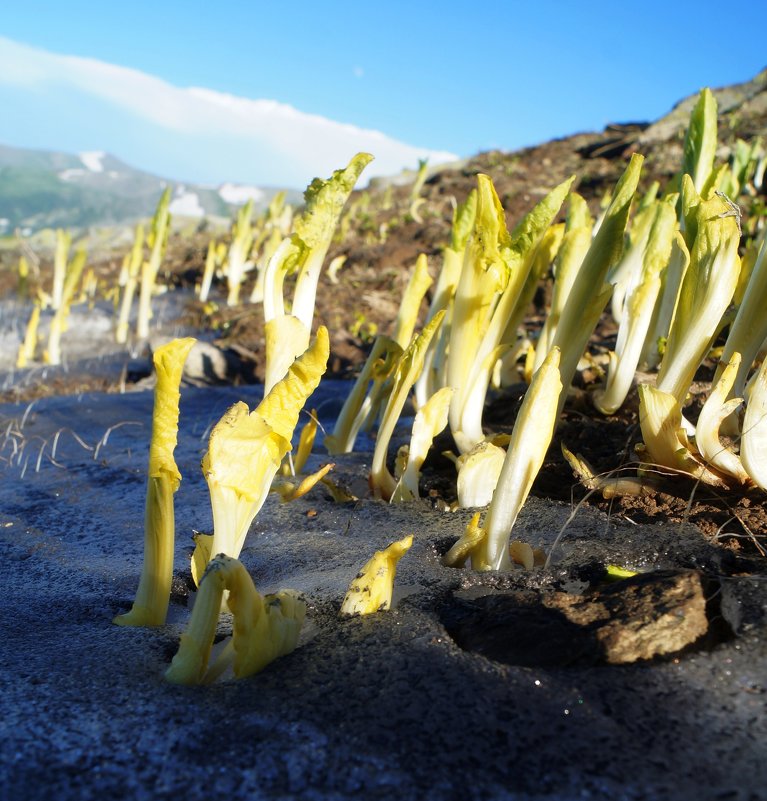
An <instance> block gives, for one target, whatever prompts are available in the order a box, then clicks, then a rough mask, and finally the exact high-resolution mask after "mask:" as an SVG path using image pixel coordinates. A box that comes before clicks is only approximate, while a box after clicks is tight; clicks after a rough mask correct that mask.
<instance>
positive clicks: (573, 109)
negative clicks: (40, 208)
mask: <svg viewBox="0 0 767 801" xmlns="http://www.w3.org/2000/svg"><path fill="white" fill-rule="evenodd" d="M288 8H289V11H286V9H288ZM740 26H743V27H742V28H741V27H740ZM765 29H767V3H753V4H748V5H745V4H741V5H740V6H737V7H735V6H732V5H727V4H723V3H721V2H710V1H708V0H706V1H705V2H697V3H692V2H686V1H685V2H670V1H669V0H666V2H662V3H661V2H655V0H650V1H649V2H648V1H647V0H645V2H642V3H632V4H629V3H616V2H611V3H601V2H600V3H583V2H580V3H574V2H554V1H553V0H541V1H540V2H537V3H530V2H524V3H518V2H499V1H498V0H489V1H488V2H485V3H475V4H469V3H457V2H441V3H412V2H401V1H400V0H388V2H386V3H365V2H360V1H359V0H358V1H357V2H326V3H318V2H316V1H315V2H304V1H303V0H298V1H297V2H292V3H291V4H290V5H289V6H288V4H283V3H275V2H270V3H260V2H250V3H247V4H245V3H221V4H218V5H214V4H211V3H210V2H197V1H196V0H195V1H194V2H178V1H177V0H164V2H162V3H156V2H154V3H150V2H144V0H136V1H135V2H130V3H104V2H100V3H92V2H91V3H87V2H78V1H77V0H69V2H67V3H61V2H56V3H54V2H46V3H36V2H26V3H14V4H12V5H11V6H9V8H7V9H4V12H3V17H2V20H0V37H5V39H0V102H2V103H3V108H4V113H3V115H2V116H1V117H0V142H4V143H7V144H14V145H28V146H30V147H45V148H49V149H62V150H70V151H79V150H91V149H103V150H108V151H110V152H112V153H114V154H115V155H117V156H118V157H121V158H123V159H124V160H126V161H129V163H131V164H133V165H134V166H138V167H143V168H145V169H149V170H151V171H154V172H160V173H161V174H165V175H168V176H169V177H174V178H179V179H186V180H198V181H207V182H213V183H215V182H217V181H230V180H235V181H236V180H241V181H243V182H254V183H259V182H260V183H269V182H272V183H275V182H276V183H282V182H284V183H287V184H293V185H297V186H298V185H301V184H302V183H304V182H305V180H308V179H309V178H311V177H312V175H313V174H316V173H320V174H321V173H322V172H323V171H327V168H328V164H330V163H331V162H332V163H333V164H334V165H335V166H341V164H340V163H336V162H337V161H338V159H339V155H338V154H339V153H340V152H344V151H343V149H344V147H350V146H352V144H353V142H354V141H355V137H357V138H358V139H359V141H360V143H362V145H363V146H367V147H368V148H369V149H371V150H372V151H374V152H375V146H377V147H378V149H379V150H380V151H381V153H382V154H383V155H382V158H381V160H380V171H384V172H391V171H393V170H395V169H396V167H395V166H393V165H398V164H399V165H400V166H415V162H416V160H417V156H418V155H432V158H438V157H439V156H444V155H447V154H456V155H459V156H467V155H471V154H473V153H476V152H478V151H480V150H486V149H489V148H495V147H498V148H502V149H507V150H508V149H515V148H518V147H521V146H525V145H530V144H535V143H538V142H541V141H544V140H547V139H550V138H552V137H556V136H563V135H567V134H570V133H574V132H576V131H581V130H599V129H601V128H602V127H603V126H604V125H605V124H607V123H608V122H616V121H628V120H652V119H655V118H657V117H658V116H661V115H662V114H664V113H665V112H666V111H668V110H669V109H670V107H671V106H672V105H673V104H674V103H675V102H676V101H677V100H679V99H681V98H682V97H684V96H686V95H689V94H692V93H693V92H695V91H697V90H698V89H699V88H700V87H702V86H720V85H724V84H728V83H734V82H738V81H744V80H747V79H749V78H751V77H753V76H754V75H755V74H756V73H757V72H758V71H759V70H760V69H762V68H764V67H765V66H767V55H765V52H764V48H761V47H760V42H761V40H760V38H759V36H758V35H757V32H758V31H760V30H761V31H763V30H765ZM739 30H741V31H743V32H742V33H739V32H738V31H739ZM15 45H24V46H26V48H21V49H19V48H16V47H15ZM3 50H5V51H6V60H5V63H4V62H3ZM48 55H50V56H51V57H50V58H48ZM61 56H75V57H79V59H80V60H81V61H78V62H77V63H74V62H68V63H67V64H64V62H62V61H60V60H57V58H58V57H61ZM36 59H37V62H39V64H40V65H41V66H40V69H39V74H36V75H35V76H34V79H33V78H31V77H30V74H29V73H30V70H31V69H32V68H31V66H29V65H31V64H34V63H36V61H35V60H36ZM83 59H89V60H90V61H87V62H85V61H82V60H83ZM27 62H29V64H28V63H27ZM20 65H25V67H24V69H22V66H20ZM62 65H63V66H62ZM89 65H90V66H89ZM103 65H117V66H119V67H123V68H129V70H130V74H128V72H126V73H124V74H121V75H112V76H111V77H109V76H108V77H105V78H104V81H102V82H101V83H100V84H99V86H97V87H96V88H95V89H94V81H93V80H91V78H90V77H87V76H86V75H85V73H86V72H87V70H88V69H89V68H90V67H93V69H94V70H96V71H97V72H98V71H99V70H101V71H102V72H103V74H104V75H105V76H107V73H108V70H107V69H106V68H105V67H104V66H103ZM17 72H19V73H23V75H21V77H19V75H17V74H16V73H17ZM140 74H144V75H146V76H148V77H151V78H152V79H154V81H155V82H154V83H151V82H142V80H141V79H140V77H139V76H140ZM123 80H125V81H126V83H125V87H124V89H122V90H119V91H118V90H117V89H114V90H113V88H114V87H115V86H116V85H117V84H119V83H120V81H123ZM107 83H108V84H109V86H107V85H106V84H107ZM153 87H154V88H153ZM189 87H199V88H202V89H205V90H211V91H210V92H209V93H208V94H207V95H205V96H203V97H201V96H200V95H199V93H197V94H194V93H193V97H191V96H190V95H189V94H186V95H184V96H183V97H181V96H180V95H179V96H178V97H176V95H177V94H178V93H175V94H174V92H173V91H171V90H187V89H188V88H189ZM155 90H157V91H156V95H157V97H156V99H155V100H153V102H156V103H157V104H159V106H164V108H160V107H159V106H158V111H157V113H156V114H155V113H153V112H152V110H151V109H149V107H148V104H149V101H150V96H151V97H152V98H154V94H155ZM129 92H136V93H137V94H138V95H140V96H141V98H142V102H143V106H142V107H141V108H139V105H140V104H139V103H138V101H136V102H133V101H129V100H126V99H125V95H126V94H128V93H129ZM223 98H228V99H227V100H226V101H224V100H223ZM234 98H245V99H250V100H271V101H277V103H278V104H281V109H282V117H281V121H280V122H279V123H277V122H275V123H274V125H272V123H271V122H269V119H270V118H269V108H267V107H258V108H257V107H255V106H253V107H248V108H245V106H243V104H238V103H237V102H236V101H235V100H234ZM177 100H178V102H179V104H180V106H183V112H182V111H181V110H179V111H178V114H177V116H176V117H174V119H173V120H170V121H169V119H168V115H167V110H168V109H169V108H174V109H175V108H176V101H177ZM199 103H202V105H200V106H199V107H198V106H197V105H195V104H199ZM224 107H226V108H224ZM217 108H218V109H220V111H221V116H220V118H219V116H218V115H219V112H218V111H216V109H217ZM195 109H198V110H195ZM292 112H296V113H295V114H293V113H292ZM227 115H228V116H227ZM309 115H313V116H309ZM278 116H279V115H278ZM246 117H247V121H248V122H247V125H250V126H256V127H259V126H265V128H266V129H268V130H267V131H266V133H264V132H263V130H262V129H261V128H259V130H258V131H254V133H253V136H252V137H251V136H250V134H249V131H248V129H247V125H246V124H245V121H244V120H245V118H246ZM235 118H236V120H237V121H236V120H235ZM268 118H269V119H268ZM318 118H321V119H318ZM275 119H276V118H275ZM195 121H196V122H195ZM330 122H332V123H340V124H343V125H339V126H338V127H337V128H336V127H333V125H329V124H327V123H330ZM304 125H307V126H308V127H307V128H304V127H303V126H304ZM344 126H345V128H344ZM320 131H322V133H321V134H320ZM359 131H363V132H364V131H368V132H369V131H374V132H380V134H383V135H384V136H383V138H380V141H379V140H376V138H375V137H373V138H372V139H371V138H370V136H367V138H366V137H365V136H363V135H361V134H360V135H358V132H359ZM380 134H379V136H380ZM338 136H341V138H342V139H343V142H342V143H341V144H339V145H338V147H334V146H332V143H331V141H330V140H331V138H332V137H338ZM344 137H345V138H344ZM371 142H372V145H371ZM313 151H314V152H313ZM350 155H351V154H350ZM376 155H378V154H377V153H376ZM246 162H247V163H246ZM281 178H283V179H284V180H283V181H281V180H280V179H281Z"/></svg>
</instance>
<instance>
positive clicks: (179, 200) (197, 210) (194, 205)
mask: <svg viewBox="0 0 767 801" xmlns="http://www.w3.org/2000/svg"><path fill="white" fill-rule="evenodd" d="M168 211H170V213H171V214H178V215H179V216H181V217H204V216H205V209H204V208H203V207H202V205H201V203H200V198H199V196H198V195H197V193H196V192H189V191H187V190H186V189H185V188H184V187H183V186H179V187H178V188H177V189H176V196H175V197H174V198H173V200H171V202H170V205H169V206H168Z"/></svg>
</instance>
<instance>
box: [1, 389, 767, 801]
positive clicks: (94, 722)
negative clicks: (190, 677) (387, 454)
mask: <svg viewBox="0 0 767 801" xmlns="http://www.w3.org/2000/svg"><path fill="white" fill-rule="evenodd" d="M320 392H321V393H322V394H321V395H320V396H319V397H317V398H315V400H314V405H317V404H319V407H320V414H321V416H322V417H323V418H324V419H325V420H330V419H332V417H333V415H334V414H335V413H336V412H337V410H338V406H339V401H338V400H337V398H338V396H339V388H338V386H337V385H335V384H334V383H333V382H329V383H328V384H327V385H326V384H323V387H321V389H320ZM256 397H257V390H255V389H253V388H231V387H229V388H216V389H205V390H202V389H189V390H184V392H183V395H182V407H181V428H180V435H179V446H178V449H177V452H176V456H177V461H178V464H179V467H180V469H181V472H182V475H183V477H184V478H183V482H182V485H181V489H180V490H179V492H178V493H177V495H176V510H177V512H176V515H177V517H176V524H177V537H178V542H177V550H176V574H177V580H176V584H175V587H176V593H175V594H174V598H173V602H172V604H171V612H170V617H169V622H168V623H167V625H165V626H164V627H161V628H159V629H154V630H148V629H125V628H118V627H116V626H114V625H112V623H111V620H112V617H113V616H114V615H115V614H116V613H118V612H120V611H123V610H125V609H127V607H128V606H129V604H130V602H131V600H132V598H133V594H134V592H135V588H136V586H137V582H138V576H139V572H140V569H141V561H142V537H143V530H142V525H143V501H144V492H145V479H144V471H145V464H146V459H147V453H148V442H149V432H150V416H151V407H152V395H151V393H150V392H141V393H134V394H130V395H121V396H118V395H84V396H76V397H68V398H53V399H46V400H40V401H37V402H36V403H35V404H34V406H33V407H32V408H31V409H28V408H27V407H26V406H5V407H0V421H2V428H0V457H1V458H2V461H1V462H0V472H1V473H2V485H1V486H2V489H1V490H0V532H1V533H2V537H1V538H0V547H1V548H2V556H3V566H4V581H3V586H2V594H1V595H0V616H2V617H1V620H2V649H1V650H0V681H1V682H2V687H3V691H2V694H1V695H0V721H2V724H0V799H2V801H5V799H8V800H9V801H10V800H11V799H13V800H14V801H15V800H16V799H26V800H28V801H36V800H37V799H56V800H57V801H69V800H70V799H72V800H74V799H78V801H83V800H84V799H91V798H99V799H103V798H109V799H120V798H125V799H166V798H167V799H170V798H174V799H195V798H206V799H210V798H252V799H261V798H263V799H294V798H299V799H346V798H359V797H362V798H365V799H376V798H381V799H389V798H397V799H399V800H400V801H403V800H407V799H462V801H463V800H464V799H475V798H476V799H582V798H586V799H608V798H609V799H613V800H615V799H648V798H649V799H666V798H668V799H680V798H696V799H728V800H729V799H753V800H754V801H756V799H761V798H764V797H765V795H766V794H767V790H766V789H765V788H766V787H767V758H766V757H767V716H765V702H766V701H767V692H766V687H767V638H766V637H765V614H766V613H767V586H766V585H765V581H764V576H765V575H767V570H765V569H764V566H763V565H762V570H761V576H762V577H761V578H753V577H749V576H747V575H746V576H735V575H733V574H734V573H737V572H748V571H744V570H740V569H738V565H736V564H735V565H734V564H733V560H732V558H731V556H730V555H728V554H726V553H723V552H719V551H718V550H717V549H715V548H713V547H712V546H709V545H707V544H706V543H705V542H704V541H703V539H702V537H701V536H700V535H699V534H698V533H697V532H696V531H694V530H683V529H679V528H678V527H674V528H673V529H669V528H664V527H661V526H631V525H629V524H628V523H626V522H618V521H610V520H608V519H607V518H605V517H604V516H602V515H600V514H598V513H595V512H589V511H586V510H582V511H579V512H578V514H577V515H576V516H575V517H574V519H573V520H572V521H571V523H570V524H569V528H568V529H567V533H566V535H565V538H564V540H563V544H562V545H561V547H560V548H559V549H558V551H557V554H556V565H555V567H554V568H553V570H552V571H551V573H550V574H546V575H545V574H543V573H542V572H541V571H535V572H534V573H533V574H528V573H524V572H523V571H521V570H520V571H518V572H514V573H512V574H510V575H508V576H506V577H498V576H495V575H489V574H484V575H479V576H478V575H473V574H471V573H469V572H467V571H456V570H451V569H448V568H445V567H443V566H442V565H441V564H440V561H439V553H440V551H441V550H443V549H444V547H445V545H446V543H448V542H449V541H450V540H451V539H454V538H455V537H457V536H458V535H459V534H460V532H461V531H462V529H463V527H464V525H465V523H466V521H467V520H468V517H469V513H468V512H459V513H454V514H451V513H447V512H438V511H436V510H434V509H433V508H432V507H431V505H430V504H429V502H427V501H420V502H416V503H412V504H408V505H402V506H397V507H390V506H387V505H385V504H382V503H380V502H374V501H371V500H360V501H358V502H356V503H350V504H340V505H339V504H333V503H332V501H331V500H330V499H329V498H328V497H326V496H325V495H324V494H323V492H321V491H319V492H317V491H315V492H314V493H313V494H312V495H310V496H309V497H307V498H304V499H301V500H299V501H297V502H295V503H294V504H291V505H288V506H281V505H280V504H279V503H278V501H277V499H276V498H275V497H274V496H272V497H270V499H269V500H268V501H267V503H266V505H265V507H264V508H263V510H262V511H261V513H260V514H259V516H258V517H257V518H256V521H255V522H254V524H253V528H252V529H251V534H250V537H249V539H248V541H247V543H246V547H245V549H244V551H243V554H242V559H243V561H244V563H245V565H246V566H247V567H248V569H249V570H250V571H251V574H252V575H253V578H254V580H255V582H256V586H257V587H258V588H259V589H260V590H261V591H263V592H268V591H272V590H275V589H278V588H281V587H293V588H296V589H298V590H301V591H302V592H304V593H305V595H306V597H307V602H308V610H309V611H308V618H307V624H306V627H305V631H304V633H303V635H302V639H301V643H300V646H299V648H298V649H297V650H296V651H295V652H293V653H292V654H290V655H288V656H286V657H284V658H282V659H281V660H279V661H278V662H275V663H273V664H272V665H271V666H269V667H268V668H267V669H266V670H265V671H264V672H263V673H261V674H259V675H257V676H254V677H252V678H249V679H246V680H242V681H239V682H234V681H228V682H224V683H221V684H218V685H213V686H209V687H199V688H181V687H176V686H171V685H168V684H166V683H165V682H164V680H163V672H164V670H165V668H166V667H167V665H168V664H169V662H170V659H171V657H172V656H173V654H174V653H175V650H176V648H177V645H178V638H179V634H180V632H181V631H182V630H183V627H184V624H185V621H186V620H187V618H188V615H189V610H188V608H187V602H188V598H187V592H186V580H185V576H186V575H187V574H188V553H189V550H190V546H191V539H190V535H191V533H192V530H193V529H199V530H209V529H210V527H211V514H210V507H209V501H208V494H207V488H206V486H205V483H204V480H203V478H202V475H201V473H200V470H199V460H200V457H201V455H202V452H203V450H204V448H205V443H206V438H207V431H208V430H209V427H210V425H211V424H212V423H214V422H215V421H216V420H217V419H218V418H219V417H220V415H221V414H222V413H223V411H224V410H225V409H226V408H227V406H228V405H229V404H230V403H232V402H233V401H234V400H237V399H240V398H242V399H244V400H248V401H249V402H251V404H252V403H254V402H255V400H256ZM57 432H60V433H58V436H56V435H57ZM107 432H109V436H108V437H105V434H106V433H107ZM75 434H76V435H77V437H78V438H80V440H81V442H80V441H78V440H77V439H76V438H75V436H74V435H75ZM54 440H56V441H55V446H56V447H55V453H54V451H53V447H54ZM99 443H100V444H99ZM84 446H87V448H86V447H84ZM320 451H321V449H319V450H318V452H317V454H316V456H315V457H313V458H314V459H315V464H319V463H320V462H321V461H323V457H322V454H321V452H320ZM367 464H368V461H367V458H366V455H365V454H362V455H359V454H356V455H353V456H351V457H348V458H345V459H342V460H339V462H338V468H337V470H338V471H339V472H340V474H341V475H344V476H345V477H346V480H347V481H350V482H354V481H357V482H358V483H362V484H364V478H365V471H366V465H367ZM570 511H571V510H570V508H569V507H567V506H565V505H562V504H558V503H552V502H545V501H542V500H538V499H535V498H533V499H530V501H529V502H528V504H527V505H526V507H525V509H524V510H523V513H522V515H521V518H520V520H519V523H518V532H517V534H516V536H519V538H521V539H526V540H529V541H531V542H532V543H533V544H541V545H543V546H544V547H545V546H546V545H547V544H550V543H551V542H552V541H553V539H554V538H555V536H556V534H557V533H558V532H559V530H560V529H561V527H562V526H563V524H564V523H565V521H566V520H567V518H568V515H569V514H570ZM411 532H412V533H413V534H414V535H415V544H414V546H413V548H412V550H411V551H410V552H409V553H408V554H407V555H406V556H405V557H404V558H403V560H402V562H401V563H400V569H399V573H398V579H397V586H398V602H397V604H396V607H395V609H394V610H392V611H391V612H388V613H379V614H376V615H373V616H370V617H367V618H356V619H350V620H343V621H342V620H339V619H338V617H337V613H338V609H339V607H340V603H341V599H342V597H343V594H344V592H345V590H346V587H347V585H348V583H349V581H350V580H351V579H352V578H353V576H354V574H355V573H356V571H357V570H358V568H359V567H360V566H361V565H362V564H363V563H364V562H365V561H366V560H367V559H368V558H369V556H370V555H372V552H373V551H374V550H376V549H378V548H381V547H382V546H384V545H386V544H388V543H389V542H391V541H393V540H394V539H398V538H400V537H402V536H404V535H405V534H407V533H411ZM598 562H599V563H602V564H604V563H606V562H616V563H619V564H626V565H631V566H634V567H637V568H641V569H652V568H661V567H662V568H667V567H679V568H689V567H697V568H700V569H702V570H704V571H705V572H707V573H709V574H712V575H719V576H724V578H722V579H721V587H722V595H723V601H722V604H723V606H726V608H727V609H728V616H729V617H730V619H731V620H732V621H733V622H734V625H735V626H736V628H737V636H736V637H735V638H734V639H732V640H730V641H728V642H724V643H721V644H719V645H716V646H714V647H713V648H712V649H711V650H701V651H697V652H695V653H691V654H688V655H685V656H681V657H679V658H678V659H673V660H668V661H665V662H659V663H653V664H637V665H632V666H623V667H607V666H590V667H566V666H563V667H557V668H546V669H543V668H535V667H518V666H512V665H504V664H500V663H497V662H493V661H490V660H488V659H485V658H484V657H482V656H479V655H477V654H474V653H469V652H466V651H463V650H462V649H461V648H459V647H458V646H457V645H456V643H455V642H454V641H453V640H452V638H451V636H450V635H449V633H448V631H447V629H446V627H445V625H444V622H443V621H444V620H445V619H446V616H448V617H449V611H450V608H451V604H454V603H455V601H454V596H453V593H454V592H456V591H457V592H458V593H459V594H464V595H472V594H474V595H477V594H482V593H487V592H493V591H495V590H497V589H498V588H517V587H518V588H524V587H528V588H529V587H540V586H543V585H547V584H549V585H550V584H551V583H552V582H557V581H560V580H564V579H572V578H573V577H574V576H576V575H578V574H579V570H581V569H582V568H583V566H584V565H588V564H590V563H598ZM225 625H226V621H224V622H223V623H222V626H225Z"/></svg>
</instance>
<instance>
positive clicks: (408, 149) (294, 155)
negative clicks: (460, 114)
mask: <svg viewBox="0 0 767 801" xmlns="http://www.w3.org/2000/svg"><path fill="white" fill-rule="evenodd" d="M358 70H359V73H360V74H361V73H362V70H361V69H360V68H355V69H354V72H355V74H357V71H358ZM3 84H5V85H6V86H10V87H15V88H23V89H28V90H30V92H29V94H30V97H31V99H30V102H32V100H33V99H36V101H37V102H45V97H46V93H49V94H53V93H56V92H60V91H62V90H71V91H74V92H77V93H80V94H84V95H85V96H88V97H90V98H91V99H92V100H93V99H97V100H100V101H103V102H104V112H103V113H104V114H109V113H110V109H112V108H114V107H117V108H118V109H120V110H121V111H122V112H128V113H129V114H130V115H135V116H136V117H138V118H140V119H142V120H144V121H146V122H147V123H149V124H151V125H152V126H155V127H156V128H157V129H158V136H164V137H166V138H167V137H174V136H175V137H178V138H179V145H178V147H179V150H180V149H181V148H186V147H187V145H190V146H189V154H188V158H189V162H190V164H192V163H194V162H196V161H197V160H199V159H200V158H205V154H204V153H201V152H200V147H201V146H202V145H201V144H200V143H201V142H202V141H203V140H205V141H206V146H207V147H210V146H211V145H210V143H211V141H215V139H216V138H217V137H221V138H222V140H226V141H223V142H222V145H221V148H227V147H228V148H229V149H231V150H232V151H233V152H234V151H237V148H238V147H239V150H240V152H243V151H244V152H248V153H252V154H253V159H254V162H258V160H259V159H260V160H261V162H262V163H263V164H264V169H266V167H267V165H268V171H269V174H270V175H278V174H279V175H284V178H283V182H284V183H285V184H288V185H296V186H302V185H304V184H306V183H307V182H308V181H309V180H310V179H311V178H312V177H314V176H316V175H329V174H330V173H331V172H332V171H333V170H334V169H337V168H339V167H341V166H344V165H345V164H346V163H347V161H348V160H349V158H350V157H351V156H352V155H353V154H354V153H356V152H358V151H367V152H370V153H372V154H373V155H374V156H375V161H374V162H373V164H371V165H370V167H368V169H367V170H366V173H365V174H366V176H367V177H368V178H370V177H372V176H373V175H387V174H393V173H396V172H399V171H400V170H401V169H402V168H403V167H414V166H415V165H416V164H417V161H418V159H419V158H424V157H428V158H429V160H430V161H431V162H432V163H439V162H443V161H450V160H452V159H454V158H455V156H454V155H453V154H451V153H448V152H445V151H433V150H429V149H428V148H419V147H414V146H412V145H408V144H406V143H403V142H400V141H397V140H395V139H392V138H391V137H388V136H386V135H385V134H383V133H381V132H380V131H375V130H370V129H364V128H359V127H357V126H355V125H349V124H345V123H339V122H335V121H333V120H330V119H327V118H325V117H322V116H319V115H315V114H306V113H304V112H302V111H299V110H298V109H296V108H294V107H292V106H290V105H288V104H285V103H280V102H278V101H276V100H266V99H260V100H253V99H248V98H244V97H236V96H233V95H228V94H223V93H221V92H215V91H213V90H210V89H205V88H200V87H189V88H179V87H177V86H173V85H172V84H170V83H167V82H166V81H164V80H161V79H160V78H157V77H154V76H152V75H148V74H146V73H143V72H140V71H138V70H135V69H130V68H127V67H120V66H117V65H114V64H108V63H106V62H103V61H98V60H96V59H91V58H81V57H79V56H65V55H58V54H55V53H51V52H48V51H45V50H41V49H38V48H33V47H30V46H27V45H23V44H20V43H17V42H14V41H11V40H9V39H4V38H2V37H0V87H2V86H3ZM86 124H87V123H86ZM184 137H187V139H184ZM148 138H149V139H151V137H148ZM195 142H196V147H197V151H195V150H194V146H195ZM190 143H191V144H190ZM158 144H159V142H158ZM99 146H101V147H104V148H105V149H107V150H110V149H111V148H110V143H109V142H103V143H99ZM167 147H168V145H167V142H166V143H165V149H166V150H167ZM115 155H118V156H119V155H120V153H119V152H117V153H115ZM219 160H220V159H219ZM251 167H252V168H251V170H250V173H249V175H246V176H242V177H241V176H236V177H235V176H225V175H222V176H221V178H220V180H222V181H223V180H225V179H226V178H230V179H233V178H235V179H236V180H238V181H247V182H250V183H259V182H264V181H263V178H258V177H257V176H256V175H254V168H255V165H251ZM178 177H181V178H183V177H184V176H178Z"/></svg>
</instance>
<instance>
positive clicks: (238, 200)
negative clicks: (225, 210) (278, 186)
mask: <svg viewBox="0 0 767 801" xmlns="http://www.w3.org/2000/svg"><path fill="white" fill-rule="evenodd" d="M218 194H219V196H220V197H221V199H222V200H223V201H225V202H226V203H233V204H234V205H237V206H242V205H244V204H245V203H247V202H248V201H249V200H252V201H253V202H254V203H258V202H259V201H261V200H263V199H264V190H263V189H259V188H258V187H257V186H244V185H241V184H222V185H221V186H220V187H219V190H218Z"/></svg>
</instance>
